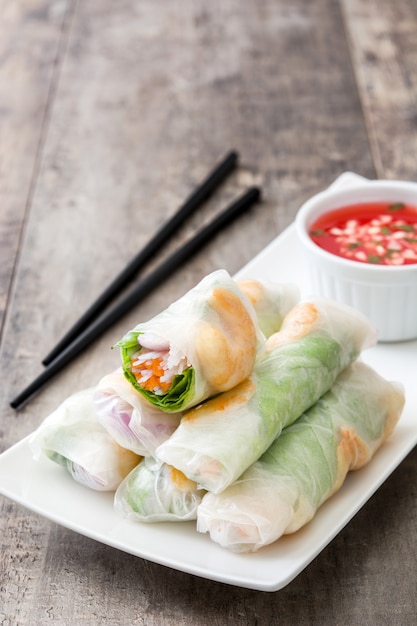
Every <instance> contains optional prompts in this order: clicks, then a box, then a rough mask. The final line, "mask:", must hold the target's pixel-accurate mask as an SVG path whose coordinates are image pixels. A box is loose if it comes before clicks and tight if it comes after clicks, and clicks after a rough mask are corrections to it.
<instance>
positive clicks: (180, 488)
mask: <svg viewBox="0 0 417 626" xmlns="http://www.w3.org/2000/svg"><path fill="white" fill-rule="evenodd" d="M205 493H206V492H205V491H203V490H201V489H198V488H197V485H196V484H195V483H194V482H193V481H191V480H189V479H188V478H187V477H186V476H184V474H183V473H182V472H179V471H178V470H177V469H175V468H173V467H170V466H168V465H165V464H162V465H161V463H158V462H157V461H156V460H155V459H153V458H151V457H147V458H146V459H144V460H143V461H142V463H140V464H139V465H138V466H137V467H135V469H134V470H132V471H131V472H130V474H129V475H128V476H127V478H125V479H124V481H123V482H122V483H121V485H120V486H119V487H118V489H117V491H116V494H115V497H114V506H115V509H116V511H117V512H118V513H120V514H121V515H122V516H123V517H125V518H127V519H130V520H133V521H135V522H184V521H187V520H195V519H196V518H197V507H198V505H199V504H200V503H201V500H202V498H203V496H204V494H205Z"/></svg>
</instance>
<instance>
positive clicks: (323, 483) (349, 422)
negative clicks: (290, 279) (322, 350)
mask: <svg viewBox="0 0 417 626" xmlns="http://www.w3.org/2000/svg"><path fill="white" fill-rule="evenodd" d="M404 400H405V398H404V392H403V388H402V386H401V385H400V384H398V383H391V382H387V381H386V380H384V379H383V378H382V377H381V376H379V375H378V374H377V373H376V372H375V371H373V370H372V369H371V368H370V367H368V366H366V365H364V364H363V363H360V362H357V363H355V364H353V365H352V366H350V367H349V368H347V369H346V370H345V371H344V372H342V373H341V374H340V376H339V378H338V379H337V381H336V383H335V384H334V386H333V387H332V389H331V390H330V391H329V392H327V393H326V394H325V395H324V396H323V397H322V398H321V399H320V400H318V402H317V403H316V404H315V405H314V406H313V407H312V408H310V409H309V410H308V411H307V412H306V413H305V414H304V415H303V416H302V417H300V418H299V419H298V420H297V421H296V422H295V423H294V424H293V425H292V426H289V427H288V428H286V429H285V430H284V431H283V433H282V434H281V436H280V437H279V438H278V439H277V440H276V441H275V442H274V443H273V444H272V445H271V447H270V448H269V449H268V450H267V452H265V454H264V455H263V456H262V457H261V458H260V459H259V460H258V461H257V462H256V463H254V464H253V465H252V466H251V467H250V468H249V469H248V470H246V471H245V472H244V474H243V475H242V476H241V478H240V479H239V480H238V481H236V483H234V484H233V485H231V486H230V487H228V488H227V489H225V491H223V492H222V493H220V494H217V495H215V494H208V495H207V496H205V497H204V499H203V501H202V504H201V505H200V507H199V508H198V512H197V518H198V521H197V530H198V531H200V532H208V533H209V534H210V537H211V539H213V540H214V541H216V542H217V543H219V544H221V545H222V546H224V547H226V548H229V549H230V550H232V551H235V552H250V551H255V550H258V549H259V548H261V547H262V546H265V545H268V544H270V543H272V542H274V541H276V540H277V539H279V537H281V536H282V535H283V534H287V533H293V532H295V531H297V530H298V529H299V528H301V527H302V526H304V525H305V524H307V523H308V522H309V521H310V520H311V519H312V518H313V516H314V515H315V513H316V511H317V509H318V508H319V507H320V505H321V504H322V503H323V502H324V501H325V500H327V499H328V498H329V497H330V496H331V495H332V494H334V493H335V492H336V491H337V490H338V489H339V488H340V487H341V486H342V484H343V482H344V480H345V477H346V475H347V473H348V472H349V471H350V470H356V469H359V468H361V467H363V466H364V465H365V464H366V463H368V462H369V461H370V460H371V458H372V457H373V455H374V453H375V452H376V450H377V449H378V448H379V447H380V446H381V445H382V443H383V442H384V441H385V440H386V439H387V438H388V437H389V435H390V434H391V432H392V430H393V428H394V427H395V425H396V423H397V421H398V419H399V418H400V415H401V412H402V409H403V406H404Z"/></svg>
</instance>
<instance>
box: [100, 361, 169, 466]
mask: <svg viewBox="0 0 417 626" xmlns="http://www.w3.org/2000/svg"><path fill="white" fill-rule="evenodd" d="M93 402H94V407H95V410H96V415H97V419H98V421H99V422H100V424H101V425H102V426H104V428H105V429H106V430H107V431H108V432H109V433H110V435H111V436H112V437H113V439H115V441H117V443H118V444H119V445H121V446H122V447H123V448H128V449H129V450H132V451H133V452H135V453H136V454H139V455H141V456H149V455H152V454H154V452H155V450H156V448H157V447H158V446H159V445H160V444H161V443H163V442H164V441H165V440H166V439H168V437H169V436H170V435H171V434H172V433H173V432H174V430H175V429H176V428H177V426H178V424H179V422H180V419H181V413H166V412H164V411H161V410H160V409H158V408H156V407H154V406H153V405H152V404H150V402H148V401H147V400H146V399H145V398H144V397H143V396H142V395H141V394H139V393H138V392H137V391H136V389H135V388H134V387H133V385H131V384H130V382H129V381H128V380H127V379H126V377H125V376H124V374H123V372H122V370H121V369H119V370H117V371H116V372H113V373H111V374H107V376H104V377H103V378H102V379H101V380H100V381H99V383H98V385H97V388H96V391H95V393H94V396H93Z"/></svg>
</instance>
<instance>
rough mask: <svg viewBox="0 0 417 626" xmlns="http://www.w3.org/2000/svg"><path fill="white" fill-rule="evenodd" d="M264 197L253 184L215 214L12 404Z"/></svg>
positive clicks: (15, 402)
mask: <svg viewBox="0 0 417 626" xmlns="http://www.w3.org/2000/svg"><path fill="white" fill-rule="evenodd" d="M260 197H261V192H260V189H258V188H257V187H251V188H250V189H249V190H248V191H246V193H245V194H244V195H243V196H241V197H240V198H238V199H237V200H236V201H235V202H233V203H232V204H231V205H230V206H229V207H228V208H227V209H226V210H225V211H223V212H222V213H220V214H219V215H218V216H217V217H215V218H214V220H213V221H212V222H210V223H209V224H207V226H205V227H203V228H202V230H201V231H199V232H198V233H197V234H196V235H195V237H193V238H192V239H190V240H189V241H188V242H186V243H185V244H184V245H183V246H182V247H180V248H179V249H178V250H177V251H175V252H174V253H173V254H171V256H169V257H168V258H167V259H166V260H165V261H163V262H162V263H161V264H160V265H159V266H158V267H157V268H156V270H155V271H154V272H152V273H151V274H150V275H149V276H145V278H143V280H141V281H140V282H139V283H138V284H137V285H135V286H134V287H133V288H132V289H131V290H130V291H129V292H128V293H127V294H126V295H125V296H123V298H122V299H121V301H120V302H118V303H116V304H115V305H113V307H111V308H110V309H109V310H108V311H107V312H106V313H104V314H102V315H101V316H100V317H99V318H98V319H97V320H96V321H95V322H93V323H92V324H91V325H90V326H89V327H88V328H87V329H86V330H85V331H84V332H82V333H81V334H80V335H78V337H77V338H76V339H75V340H74V341H73V342H72V343H71V344H70V345H69V346H68V347H67V348H66V349H65V350H63V352H61V353H60V354H59V355H58V356H57V357H56V359H54V360H53V361H52V362H51V363H50V364H49V365H48V366H47V367H46V368H45V369H44V370H43V372H42V373H41V374H40V375H39V376H38V377H37V378H36V379H35V380H34V381H33V382H32V383H31V384H30V385H29V386H28V387H26V389H24V390H23V391H22V392H21V393H20V394H19V395H18V396H16V398H14V400H12V401H11V403H10V406H11V407H12V408H14V409H17V408H18V407H19V406H21V405H22V404H23V403H24V402H26V400H28V399H29V398H30V396H32V395H33V394H35V393H36V392H37V391H39V389H40V388H41V387H42V386H43V385H44V384H45V383H46V382H48V381H49V380H50V379H51V378H52V377H53V376H55V374H57V373H58V372H59V371H60V370H62V369H63V368H64V367H65V365H67V364H68V363H70V361H72V360H73V359H74V358H75V357H76V356H77V355H78V354H80V353H81V352H82V351H83V350H84V349H85V348H87V346H89V345H90V344H91V343H92V342H93V341H94V340H95V339H96V338H98V337H99V336H100V335H101V334H102V333H103V332H104V331H105V330H107V329H108V328H109V327H110V326H111V325H112V324H113V323H114V322H116V321H117V320H118V319H120V318H121V317H122V316H123V315H125V314H126V313H128V311H130V310H131V309H132V308H133V306H135V305H136V304H138V303H139V302H140V301H141V300H142V299H143V298H144V297H145V296H147V295H149V293H150V292H151V291H152V290H153V289H154V288H155V287H157V286H158V285H160V284H161V283H162V282H164V280H166V279H167V278H168V277H169V276H170V275H171V274H173V273H174V272H175V270H177V269H178V268H179V266H180V265H181V264H182V263H184V262H185V261H187V260H188V259H190V258H191V257H192V256H193V254H195V253H196V252H198V251H199V250H201V248H202V247H203V245H205V244H206V243H208V241H209V240H210V239H211V238H212V237H214V235H216V234H217V233H218V232H220V231H221V230H222V229H223V228H225V227H226V226H227V225H228V224H230V223H231V222H232V221H233V220H235V219H236V218H237V217H238V216H239V215H241V214H242V213H243V212H244V211H246V210H248V209H249V208H250V207H251V206H252V205H253V204H254V203H255V202H257V201H258V200H259V199H260Z"/></svg>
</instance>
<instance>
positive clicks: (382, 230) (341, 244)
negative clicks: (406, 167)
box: [309, 202, 417, 266]
mask: <svg viewBox="0 0 417 626" xmlns="http://www.w3.org/2000/svg"><path fill="white" fill-rule="evenodd" d="M309 234H310V237H311V238H312V240H313V241H314V242H315V243H316V244H317V245H318V246H320V247H321V248H324V249H325V250H327V251H328V252H331V253H332V254H336V255H337V256H341V257H344V258H346V259H350V260H353V261H359V262H361V263H372V264H379V265H393V266H396V265H408V264H412V263H417V207H416V206H411V205H407V204H404V203H403V202H372V203H364V204H356V205H351V206H346V207H343V208H340V209H335V210H333V211H329V212H328V213H325V214H324V215H322V216H320V217H319V218H318V219H317V220H316V221H315V222H314V224H313V225H312V226H311V229H310V233H309Z"/></svg>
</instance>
